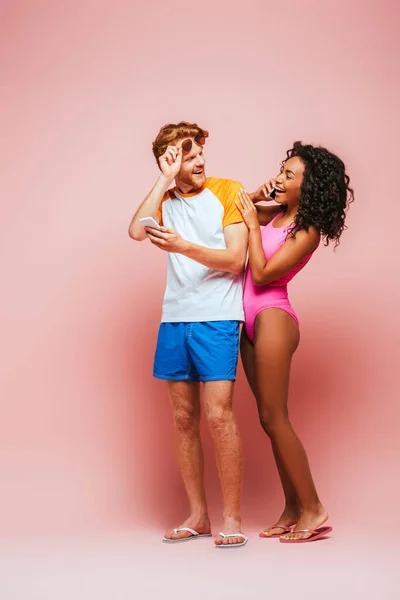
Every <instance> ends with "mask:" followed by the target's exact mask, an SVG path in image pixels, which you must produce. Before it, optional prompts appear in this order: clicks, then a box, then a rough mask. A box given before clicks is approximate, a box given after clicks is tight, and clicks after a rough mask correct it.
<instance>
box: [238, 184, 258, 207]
mask: <svg viewBox="0 0 400 600" xmlns="http://www.w3.org/2000/svg"><path fill="white" fill-rule="evenodd" d="M239 198H240V201H241V203H242V206H243V208H244V209H245V210H256V208H255V206H254V204H253V202H252V201H251V200H250V196H249V194H248V193H247V191H246V190H245V189H241V190H240V191H239Z"/></svg>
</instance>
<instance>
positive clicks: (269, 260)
mask: <svg viewBox="0 0 400 600" xmlns="http://www.w3.org/2000/svg"><path fill="white" fill-rule="evenodd" d="M349 181H350V180H349V177H348V176H347V174H346V172H345V166H344V164H343V162H342V161H341V160H340V159H339V158H338V157H337V156H335V155H334V154H332V153H331V152H328V150H326V149H325V148H321V147H314V146H311V145H303V144H302V143H301V142H295V144H294V146H293V148H292V149H291V150H289V151H288V152H287V158H286V160H285V161H284V162H283V163H282V168H281V171H280V173H279V174H278V175H277V177H276V178H275V179H271V180H270V181H269V182H268V183H267V184H265V185H262V186H261V187H260V188H259V189H258V190H257V191H256V192H254V193H253V194H250V195H249V194H248V193H247V192H246V191H245V190H241V191H240V192H239V199H238V201H237V207H238V209H239V210H240V212H241V214H242V216H243V219H244V221H245V223H246V225H247V227H248V229H249V262H248V266H247V271H246V278H245V286H244V310H245V327H243V331H242V337H241V356H242V361H243V366H244V370H245V373H246V376H247V379H248V382H249V384H250V387H251V389H252V391H253V394H254V396H255V397H256V400H257V405H258V411H259V416H260V421H261V425H262V427H263V429H264V431H265V433H266V434H267V435H268V436H269V438H270V439H271V443H272V449H273V452H274V456H275V461H276V465H277V467H278V471H279V475H280V479H281V483H282V487H283V491H284V494H285V509H284V511H283V513H282V515H281V517H280V518H279V519H278V521H277V522H276V524H275V525H273V526H272V527H269V528H268V529H266V530H265V531H263V532H262V533H261V534H260V535H261V537H265V538H273V537H279V538H280V541H281V542H291V543H299V542H310V541H313V540H316V539H318V538H320V537H323V536H324V535H326V534H327V533H329V532H330V531H331V530H332V528H331V527H322V525H323V524H324V523H325V522H326V520H327V519H328V513H327V512H326V510H325V508H324V507H323V505H322V504H321V502H320V500H319V497H318V494H317V491H316V489H315V485H314V482H313V479H312V475H311V471H310V467H309V464H308V460H307V456H306V453H305V451H304V448H303V446H302V444H301V442H300V440H299V438H298V437H297V435H296V433H295V432H294V430H293V428H292V425H291V424H290V421H289V419H288V410H287V400H288V387H289V375H290V364H291V360H292V356H293V354H294V352H295V351H296V349H297V346H298V344H299V326H298V319H297V316H296V313H295V312H294V310H293V308H292V307H291V305H290V302H289V300H288V295H287V284H288V282H289V281H290V280H291V279H292V278H293V277H294V275H296V273H297V272H298V271H300V269H302V268H303V267H304V266H305V265H306V264H307V262H308V261H309V260H310V258H311V256H312V254H313V252H314V251H315V250H316V249H317V247H318V245H319V243H320V238H321V237H322V238H323V239H324V240H325V242H326V245H328V244H329V242H331V241H333V242H334V243H335V246H336V245H337V244H338V243H339V239H340V236H341V234H342V233H343V230H344V228H345V216H346V209H347V208H348V205H349V203H350V202H352V201H353V199H354V194H353V190H352V189H351V188H350V187H349ZM273 189H275V202H276V203H277V206H276V205H275V206H259V207H256V206H255V204H256V203H257V202H260V201H261V200H266V199H270V197H269V194H270V193H271V192H272V190H273ZM260 225H261V226H266V227H265V229H263V231H262V232H261V229H260Z"/></svg>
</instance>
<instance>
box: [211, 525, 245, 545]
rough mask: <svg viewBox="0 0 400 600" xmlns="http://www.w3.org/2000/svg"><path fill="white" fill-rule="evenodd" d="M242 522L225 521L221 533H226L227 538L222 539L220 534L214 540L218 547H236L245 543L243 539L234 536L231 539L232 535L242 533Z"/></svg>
mask: <svg viewBox="0 0 400 600" xmlns="http://www.w3.org/2000/svg"><path fill="white" fill-rule="evenodd" d="M240 528H241V522H240V519H225V521H224V524H223V526H222V529H221V531H223V532H224V534H225V537H221V536H220V535H219V534H218V535H217V537H216V538H215V540H214V543H215V545H216V546H220V545H227V544H229V545H230V546H234V545H235V544H241V543H242V542H243V538H242V537H237V536H233V537H230V536H229V534H230V533H241V529H240Z"/></svg>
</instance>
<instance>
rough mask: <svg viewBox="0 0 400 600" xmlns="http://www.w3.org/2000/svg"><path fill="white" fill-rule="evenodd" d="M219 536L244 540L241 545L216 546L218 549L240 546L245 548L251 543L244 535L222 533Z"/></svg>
mask: <svg viewBox="0 0 400 600" xmlns="http://www.w3.org/2000/svg"><path fill="white" fill-rule="evenodd" d="M218 535H220V536H221V537H222V538H229V537H240V538H243V542H240V543H239V544H215V547H216V548H240V546H245V545H246V544H247V542H248V541H249V538H248V537H247V536H245V535H244V534H243V533H223V532H222V531H220V532H219V534H218Z"/></svg>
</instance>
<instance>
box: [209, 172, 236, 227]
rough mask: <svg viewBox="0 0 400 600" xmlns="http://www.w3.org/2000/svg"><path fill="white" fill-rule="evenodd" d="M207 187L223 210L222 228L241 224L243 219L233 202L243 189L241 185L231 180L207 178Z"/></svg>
mask: <svg viewBox="0 0 400 600" xmlns="http://www.w3.org/2000/svg"><path fill="white" fill-rule="evenodd" d="M207 187H208V188H209V189H210V190H211V191H212V192H213V194H214V195H215V196H216V197H217V198H218V200H219V201H220V202H221V204H222V207H223V209H224V214H223V217H222V227H227V225H233V224H234V223H243V217H242V215H241V214H240V212H239V209H238V208H237V207H236V204H235V200H237V199H238V192H239V190H240V189H241V188H242V187H243V186H242V184H240V183H239V182H238V181H233V180H232V179H215V178H213V177H209V178H208V181H207Z"/></svg>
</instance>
